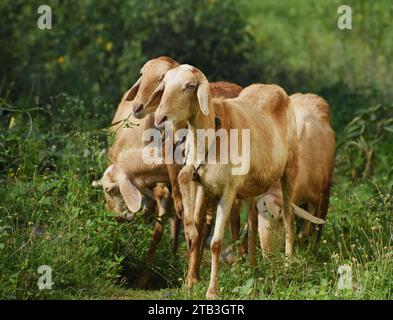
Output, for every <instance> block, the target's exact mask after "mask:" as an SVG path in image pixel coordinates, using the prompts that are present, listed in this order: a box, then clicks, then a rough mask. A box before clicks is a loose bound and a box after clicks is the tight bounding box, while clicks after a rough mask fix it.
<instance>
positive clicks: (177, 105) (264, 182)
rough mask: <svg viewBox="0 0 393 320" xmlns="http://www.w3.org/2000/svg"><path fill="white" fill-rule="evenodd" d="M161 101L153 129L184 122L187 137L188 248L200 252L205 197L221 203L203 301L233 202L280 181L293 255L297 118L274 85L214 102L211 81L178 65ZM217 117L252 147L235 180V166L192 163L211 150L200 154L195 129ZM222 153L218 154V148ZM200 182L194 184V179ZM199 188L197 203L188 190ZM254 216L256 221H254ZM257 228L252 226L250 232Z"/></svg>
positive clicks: (213, 285)
mask: <svg viewBox="0 0 393 320" xmlns="http://www.w3.org/2000/svg"><path fill="white" fill-rule="evenodd" d="M162 86H163V89H164V90H163V91H162V88H159V89H160V90H161V91H162V93H161V96H162V97H161V102H160V105H159V107H158V109H157V111H156V113H155V125H156V126H157V127H159V128H161V127H164V126H165V123H166V122H167V121H174V122H178V121H184V120H187V122H188V128H189V134H188V137H187V141H186V145H187V150H188V155H187V162H186V166H185V167H184V168H183V169H182V170H181V171H180V174H179V183H180V190H181V193H182V198H183V205H184V227H185V235H186V241H187V242H190V245H189V247H190V248H191V250H192V249H195V248H196V247H198V243H197V241H198V240H197V239H198V238H199V235H198V230H197V227H196V224H195V218H196V219H199V217H200V215H201V212H202V211H201V210H200V207H201V203H203V199H204V197H205V195H209V196H210V197H213V198H216V199H219V200H218V207H217V213H216V224H215V228H214V235H213V238H212V241H211V253H212V265H211V276H210V284H209V288H208V291H207V294H206V297H207V298H214V297H216V296H217V292H218V268H219V257H220V252H221V248H222V244H223V237H224V228H225V225H226V222H227V220H228V218H229V215H230V211H231V208H232V205H233V202H234V200H235V198H236V197H239V198H250V197H253V196H256V195H259V194H262V193H263V192H265V191H266V190H267V189H268V188H269V187H270V186H271V185H272V184H273V183H274V182H275V181H277V180H278V179H281V184H282V192H283V195H284V197H283V203H284V226H285V253H286V255H287V256H288V257H291V256H292V253H293V245H294V240H295V230H294V229H295V226H294V216H293V209H292V206H291V200H292V194H293V187H294V181H295V178H296V175H297V140H296V122H295V116H294V113H293V110H292V107H291V105H290V104H289V98H288V96H287V94H286V93H285V91H284V90H283V89H282V88H281V87H279V86H277V85H263V84H254V85H251V86H249V87H247V88H245V89H243V91H242V92H241V93H240V95H239V97H238V98H234V99H222V98H219V99H213V98H212V94H211V91H210V88H209V82H208V80H207V79H206V77H205V75H204V74H203V73H202V72H201V71H200V70H198V69H196V68H195V67H192V66H190V65H181V66H179V67H177V68H175V69H172V70H170V71H168V72H167V73H166V75H165V77H164V79H163V82H162ZM216 116H218V117H219V119H220V120H221V123H222V126H221V128H222V129H224V130H229V129H240V130H241V129H249V130H250V131H249V132H250V136H249V138H250V141H240V146H241V145H242V144H244V143H247V142H249V143H250V150H249V151H250V154H249V157H246V159H245V161H248V164H249V170H248V173H247V174H243V175H233V174H232V173H233V170H232V169H234V167H235V165H234V163H233V162H232V160H231V161H230V162H229V164H222V163H216V164H210V163H207V164H203V163H196V161H195V159H205V158H206V154H207V151H208V150H209V148H210V146H208V145H206V144H205V148H203V150H201V149H198V148H197V147H198V146H197V145H195V144H196V141H197V129H205V130H206V129H212V130H215V129H216V125H215V119H216ZM218 152H220V149H218ZM193 179H194V180H197V181H198V182H195V181H194V180H193ZM195 183H197V192H196V198H195V197H192V194H191V192H190V191H191V190H192V188H193V185H194V184H195ZM255 218H256V217H254V219H253V220H254V221H255ZM255 227H256V225H255V224H254V225H251V226H250V229H253V228H255Z"/></svg>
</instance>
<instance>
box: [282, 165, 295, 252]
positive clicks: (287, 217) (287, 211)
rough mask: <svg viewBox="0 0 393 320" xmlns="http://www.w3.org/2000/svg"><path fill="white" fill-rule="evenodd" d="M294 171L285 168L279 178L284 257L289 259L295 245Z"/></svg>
mask: <svg viewBox="0 0 393 320" xmlns="http://www.w3.org/2000/svg"><path fill="white" fill-rule="evenodd" d="M296 173H297V172H296V170H294V169H293V168H291V167H288V165H287V168H285V172H284V175H283V176H282V177H281V189H282V195H283V209H284V219H283V220H284V230H285V256H286V257H287V258H288V259H290V258H291V257H292V255H293V248H294V244H295V216H294V212H293V207H292V194H293V189H294V181H295V178H296Z"/></svg>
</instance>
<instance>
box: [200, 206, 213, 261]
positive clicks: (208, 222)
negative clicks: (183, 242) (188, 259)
mask: <svg viewBox="0 0 393 320" xmlns="http://www.w3.org/2000/svg"><path fill="white" fill-rule="evenodd" d="M215 208H216V206H215V204H214V203H212V202H211V201H209V202H208V208H207V210H206V219H205V223H204V226H203V236H202V242H201V245H200V249H199V250H200V251H199V261H198V266H199V268H200V267H201V263H202V258H203V252H204V250H205V245H206V241H207V238H208V237H209V235H210V231H211V228H212V221H213V212H211V209H215Z"/></svg>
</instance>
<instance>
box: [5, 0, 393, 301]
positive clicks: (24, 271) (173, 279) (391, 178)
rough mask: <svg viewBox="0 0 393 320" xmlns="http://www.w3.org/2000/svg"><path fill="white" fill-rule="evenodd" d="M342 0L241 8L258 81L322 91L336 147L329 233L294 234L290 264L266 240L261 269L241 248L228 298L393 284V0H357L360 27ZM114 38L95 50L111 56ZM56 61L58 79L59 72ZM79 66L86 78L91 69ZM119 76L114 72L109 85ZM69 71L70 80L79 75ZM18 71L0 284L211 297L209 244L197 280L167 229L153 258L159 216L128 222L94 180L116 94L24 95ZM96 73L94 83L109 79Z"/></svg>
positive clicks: (90, 293)
mask: <svg viewBox="0 0 393 320" xmlns="http://www.w3.org/2000/svg"><path fill="white" fill-rule="evenodd" d="M209 2H211V3H214V1H209ZM149 3H150V2H149ZM309 3H311V4H310V5H309ZM338 5H339V1H329V3H325V2H322V1H321V2H316V1H290V0H285V1H280V2H277V1H256V0H255V1H249V2H248V5H245V6H242V7H241V8H240V9H239V10H240V11H241V12H242V14H243V15H244V16H245V18H246V22H247V25H246V28H247V30H249V32H250V33H251V34H252V36H253V38H254V39H255V44H256V47H255V51H254V52H253V54H252V57H253V59H258V61H260V62H261V64H260V68H259V67H258V68H259V69H257V70H256V72H258V79H259V81H264V82H277V83H279V84H281V85H283V86H284V88H285V89H287V90H288V92H289V93H293V92H298V91H303V92H305V91H310V92H316V93H319V94H321V95H322V96H324V97H325V98H326V99H327V100H328V101H329V103H330V105H331V108H332V112H333V125H334V128H335V130H336V133H337V152H336V164H335V171H334V181H333V187H332V195H331V202H330V211H329V214H328V219H327V224H326V226H325V227H324V230H323V235H322V239H321V242H320V244H319V245H316V244H314V243H310V244H308V245H306V246H303V247H297V248H296V256H295V258H294V261H293V263H292V265H291V267H290V268H289V269H285V268H284V263H283V256H278V257H275V258H270V259H267V258H265V257H263V256H262V253H261V252H260V251H258V256H257V259H258V260H257V261H258V266H257V268H256V269H252V268H251V267H250V266H249V265H248V262H247V261H246V259H245V258H242V257H237V258H236V261H235V263H234V264H233V265H232V266H231V267H230V266H228V265H226V264H223V265H222V268H221V270H220V285H221V292H220V298H222V299H392V298H393V292H392V288H393V232H392V231H393V230H392V229H393V197H392V194H393V143H392V142H393V104H392V103H391V101H392V100H391V99H392V98H393V96H392V91H391V88H389V86H390V84H391V83H392V81H393V79H392V75H393V72H392V69H393V68H392V61H391V59H390V58H389V57H391V56H393V40H392V39H393V37H392V35H393V30H392V24H391V22H390V21H391V18H392V17H393V7H392V5H391V3H390V2H389V1H381V2H378V4H372V5H366V4H365V2H364V1H358V2H354V4H353V7H354V22H353V24H354V29H353V30H352V31H339V30H338V29H337V26H336V21H337V6H338ZM0 10H1V6H0ZM92 32H93V31H92ZM222 32H223V33H224V32H225V30H222ZM112 36H113V37H114V35H112ZM82 38H83V37H82ZM4 39H5V38H4ZM29 39H30V38H29ZM29 39H28V40H29ZM83 39H84V38H83ZM0 40H1V39H0ZM105 41H107V40H105ZM105 41H104V40H103V43H104V44H105V43H106V42H105ZM108 41H109V40H108ZM113 41H114V40H113ZM96 42H97V43H98V40H97V41H96ZM96 42H95V43H96ZM107 43H109V42H107ZM107 43H106V46H105V48H106V49H104V51H105V50H106V51H105V52H104V53H102V52H101V53H100V55H99V60H100V63H101V62H102V61H107V63H108V69H110V68H112V63H113V56H109V58H108V60H106V58H107V55H109V51H111V50H112V49H111V50H108V49H109V48H111V47H110V46H108V45H107ZM114 43H115V44H114V48H115V49H116V44H117V43H116V42H115V41H114ZM98 45H99V46H102V44H101V43H99V44H97V46H98ZM130 46H131V45H130ZM131 47H132V50H134V51H135V52H136V51H138V50H139V49H140V48H139V47H137V46H135V48H134V47H133V46H131ZM115 49H113V50H115ZM224 51H225V50H224ZM55 56H56V55H55ZM64 57H65V61H66V62H65V63H64V65H63V62H64V61H63V60H61V59H60V60H53V61H51V62H50V63H48V64H46V65H45V68H48V69H45V70H51V69H50V68H51V66H52V63H53V64H55V67H54V68H56V72H59V74H60V75H63V73H61V72H64V74H65V71H64V70H66V68H67V63H71V62H68V60H67V59H69V57H68V56H67V55H64ZM64 57H63V58H64ZM83 58H84V59H87V60H88V59H90V58H91V56H90V55H87V58H86V56H84V57H83ZM123 58H124V59H125V58H129V57H128V56H124V57H123ZM75 59H76V58H75ZM138 59H139V60H138ZM138 59H136V60H135V61H137V62H139V61H143V59H142V58H141V57H140V56H138ZM62 61H63V62H62ZM69 61H72V60H71V59H70V60H69ZM92 61H93V62H94V61H95V60H90V61H89V68H91V69H92V70H93V69H94V63H93V62H92ZM132 61H134V60H132ZM137 62H133V63H134V64H135V65H137ZM97 63H98V62H97ZM122 63H123V64H124V61H123V62H122ZM135 68H136V67H135ZM62 70H63V71H62ZM119 70H122V69H119ZM84 71H85V70H84ZM254 71H255V70H254ZM19 72H20V75H23V74H24V73H23V72H22V71H19ZM48 73H49V71H48ZM50 74H51V76H53V77H54V78H53V79H56V74H57V73H53V74H52V73H50ZM108 74H110V73H108ZM110 75H111V74H110ZM72 76H73V77H74V79H75V81H77V83H78V84H79V83H80V81H81V79H76V78H77V77H76V76H75V74H72ZM104 76H106V74H104V75H102V77H103V78H104ZM111 76H112V77H113V75H111ZM115 76H116V75H115ZM122 76H123V77H124V74H122ZM94 77H96V76H95V74H94V76H92V78H94ZM133 77H134V75H133ZM81 78H82V77H81ZM96 78H99V77H98V76H97V77H96ZM53 79H52V80H53ZM58 79H59V82H60V81H65V79H66V78H65V76H64V77H62V76H59V77H58ZM100 80H101V79H100ZM110 80H111V78H105V81H106V83H108V87H111V88H112V86H113V83H112V82H111V81H110ZM229 80H231V79H229ZM67 81H69V82H67V83H66V84H67V85H66V86H65V87H67V88H72V86H73V82H72V81H70V80H69V79H68V80H67ZM105 81H103V82H105ZM114 81H115V83H116V84H118V82H117V81H118V79H115V80H114ZM38 82H39V81H38V80H37V83H38ZM37 83H35V85H37V86H38V84H37ZM18 85H19V84H18V82H16V84H15V83H14V84H12V85H11V84H9V86H7V85H6V84H2V85H1V86H0V97H2V98H1V100H0V112H1V113H0V185H1V186H2V188H0V269H1V270H2V271H1V273H0V298H3V299H15V298H20V299H48V298H60V299H204V297H205V290H206V288H207V286H208V280H209V272H210V253H209V250H208V249H206V250H205V256H204V260H203V266H202V268H201V270H202V281H201V282H200V283H199V284H197V285H196V286H195V287H194V288H193V290H192V291H189V290H187V289H186V288H185V287H184V279H185V275H186V267H187V265H186V253H185V251H186V249H185V246H184V244H183V243H182V245H181V247H180V249H179V254H178V256H177V257H174V256H172V255H171V254H170V239H169V234H168V233H169V232H166V234H165V236H164V238H163V241H162V243H161V246H160V249H159V251H158V254H157V259H156V264H155V265H154V266H145V265H144V263H143V257H144V256H145V254H146V252H147V250H148V247H149V243H150V237H151V234H152V226H153V218H152V217H143V216H142V215H139V216H137V218H136V219H135V221H133V222H132V223H123V224H121V223H118V222H116V221H115V220H114V218H113V217H112V215H111V213H110V212H108V211H107V210H106V209H105V205H104V196H103V194H102V191H101V190H97V189H93V188H92V187H91V182H92V181H93V180H95V179H98V178H100V176H101V174H102V172H103V171H104V170H105V168H106V164H107V156H106V152H107V148H108V137H107V133H106V131H105V130H102V129H103V128H106V127H107V126H108V124H109V123H110V120H111V117H112V115H113V114H114V111H115V104H114V103H113V101H117V100H118V98H119V97H120V96H119V97H117V96H116V97H114V96H113V95H112V96H110V98H107V97H105V98H100V97H99V96H98V95H95V94H90V93H91V92H89V95H88V96H87V97H78V96H77V95H76V94H75V92H73V91H72V90H71V89H70V92H68V93H64V94H59V95H57V94H53V95H52V94H51V95H47V96H41V97H38V96H36V95H34V94H33V89H34V88H32V89H31V90H32V92H29V93H28V94H26V95H28V98H27V97H23V95H21V94H20V93H18V94H17V96H18V98H20V97H21V98H20V99H17V98H12V96H13V93H14V92H15V89H12V88H13V86H15V87H18ZM33 87H34V86H33ZM92 87H93V89H92V90H93V91H92V92H94V93H96V92H97V91H99V89H100V87H99V85H96V84H94V85H92ZM4 88H5V89H4ZM81 90H82V89H81ZM116 90H118V91H121V90H120V89H119V88H117V89H116ZM64 91H65V92H67V91H66V90H64ZM108 91H109V92H112V91H111V90H108ZM23 98H26V99H23ZM245 214H246V212H245V211H243V220H244V216H245ZM166 231H169V230H166ZM229 238H230V237H229V236H228V239H227V241H226V243H227V244H228V245H229V244H230V241H229ZM41 265H49V266H50V267H51V268H52V277H53V282H54V285H53V287H52V289H51V290H39V289H38V286H37V280H38V279H39V276H40V275H39V274H38V272H37V268H38V267H39V266H41ZM343 265H347V266H348V267H349V269H350V270H351V271H350V272H351V273H352V285H351V288H348V289H344V290H340V289H339V288H338V285H337V283H338V281H339V273H338V270H339V268H340V266H343ZM145 268H149V269H151V272H152V277H151V280H150V282H149V284H148V289H147V290H139V289H136V288H135V284H136V280H137V279H138V276H139V275H140V274H141V271H142V270H144V269H145Z"/></svg>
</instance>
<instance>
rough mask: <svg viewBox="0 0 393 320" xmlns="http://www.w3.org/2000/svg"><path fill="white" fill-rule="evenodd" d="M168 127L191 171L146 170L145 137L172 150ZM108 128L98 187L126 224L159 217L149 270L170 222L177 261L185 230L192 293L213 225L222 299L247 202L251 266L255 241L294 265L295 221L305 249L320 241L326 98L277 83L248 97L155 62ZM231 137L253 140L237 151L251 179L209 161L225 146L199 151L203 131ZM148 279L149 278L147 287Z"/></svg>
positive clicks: (328, 157)
mask: <svg viewBox="0 0 393 320" xmlns="http://www.w3.org/2000/svg"><path fill="white" fill-rule="evenodd" d="M168 127H169V128H171V130H172V132H173V133H174V134H173V137H172V139H171V140H170V143H171V144H173V145H172V146H173V147H175V148H177V147H179V146H182V150H183V151H184V152H183V155H185V159H184V163H177V162H176V163H174V162H166V161H162V162H157V163H152V162H148V161H145V158H144V155H145V153H146V147H147V145H149V144H150V145H151V141H147V140H146V139H145V138H144V133H145V132H146V130H149V129H152V130H155V131H156V132H157V134H158V136H159V137H160V139H161V140H160V141H162V142H163V143H164V144H167V143H168V141H169V140H168V139H169V138H168V139H167V138H166V134H167V131H168V130H167V128H168ZM111 128H112V130H113V132H114V134H115V141H114V143H113V145H112V146H111V147H110V149H109V152H108V157H109V166H108V168H107V169H106V171H105V172H104V174H103V177H102V179H101V180H99V181H95V182H93V185H95V186H102V188H103V190H104V194H105V199H106V204H107V208H108V209H109V210H111V211H112V212H114V214H115V215H116V216H117V217H118V218H120V219H125V220H132V219H133V215H134V213H136V212H138V211H140V210H141V209H143V211H144V212H150V213H154V214H155V215H156V216H157V222H156V224H155V227H154V232H153V240H152V244H151V247H150V250H149V252H148V255H147V257H146V263H149V264H151V263H153V261H154V255H155V251H156V249H157V246H158V243H159V241H160V239H161V237H162V233H163V222H164V221H165V220H166V219H164V217H166V216H168V220H170V225H171V228H170V230H171V239H172V244H173V247H172V250H173V252H174V253H176V251H177V247H178V235H179V228H180V226H181V225H183V228H184V236H185V243H186V247H187V249H188V252H189V254H188V259H189V261H188V274H187V286H188V287H191V286H192V285H193V284H195V283H196V282H197V281H199V280H200V272H199V268H200V264H201V259H202V254H203V248H204V245H205V243H206V239H207V238H208V237H209V234H210V231H211V230H210V226H211V225H212V221H213V220H215V223H214V230H213V234H212V236H211V241H210V248H211V275H210V284H209V288H208V290H207V294H206V297H207V298H209V299H212V298H216V297H217V294H218V292H219V287H218V273H219V264H220V257H221V254H222V251H223V240H224V232H225V228H226V225H227V224H228V222H229V224H230V227H231V230H232V237H233V240H235V241H237V240H239V238H240V207H241V205H242V202H245V203H246V204H247V205H248V210H247V212H248V219H247V246H244V241H243V244H241V247H242V248H241V249H240V250H243V251H247V254H248V258H249V261H250V263H251V264H252V265H255V264H256V258H255V252H256V245H257V240H256V239H257V235H258V234H259V238H260V244H261V247H262V250H263V251H264V253H266V254H271V253H272V252H276V251H277V250H279V249H280V248H281V247H282V246H284V248H285V249H284V250H285V256H286V258H287V259H288V262H289V261H290V258H291V257H292V255H293V251H294V244H295V240H296V235H295V234H296V225H295V215H296V216H298V217H299V218H300V219H301V230H300V232H299V234H298V242H299V243H302V242H303V241H304V240H305V239H306V238H307V237H308V236H310V235H311V234H312V235H313V236H315V237H316V238H317V239H318V238H319V237H320V232H321V229H322V225H323V223H325V218H326V215H327V211H328V206H329V192H330V185H331V178H332V171H333V162H334V153H335V134H334V131H333V130H332V127H331V117H330V110H329V105H328V103H327V102H326V101H325V100H324V99H323V98H321V97H319V96H317V95H315V94H299V93H298V94H294V95H291V96H288V95H287V94H286V92H285V91H284V90H283V89H282V88H281V87H280V86H278V85H271V84H252V85H249V86H248V87H245V88H241V87H240V86H238V85H236V84H233V83H228V82H215V83H209V81H208V79H207V78H206V76H205V75H204V74H203V73H202V71H200V70H199V69H197V68H195V67H193V66H190V65H184V64H183V65H181V64H179V63H178V62H176V61H174V60H173V59H171V58H169V57H158V58H155V59H152V60H149V61H148V62H147V63H146V64H145V65H144V66H143V67H142V69H141V75H140V78H139V80H138V81H137V82H136V83H135V84H134V85H133V87H132V88H131V89H129V90H128V91H127V92H126V93H125V94H124V96H123V98H122V100H121V102H120V104H119V106H118V108H117V111H116V114H115V116H114V118H113V121H112V127H111ZM182 129H187V134H186V136H184V135H183V136H180V135H178V134H177V132H181V131H182ZM234 129H236V130H238V131H241V130H248V132H249V136H247V138H248V140H247V141H246V139H244V138H243V139H241V140H240V141H239V142H237V143H238V144H239V145H241V144H245V143H247V145H246V147H247V151H248V153H247V156H246V157H247V159H243V160H246V161H248V170H247V172H246V173H245V174H233V172H234V171H233V169H234V168H235V167H236V166H237V164H235V163H234V162H232V161H231V159H232V157H230V160H229V161H227V162H224V163H222V162H220V161H218V162H217V161H213V162H210V161H205V160H206V159H207V155H208V153H209V150H210V147H211V145H212V144H214V147H215V151H216V152H217V154H218V156H220V153H221V154H223V153H224V152H228V150H224V148H223V147H222V145H221V144H220V143H218V140H219V139H217V141H214V142H213V143H211V142H208V143H204V144H202V146H203V147H202V148H201V145H200V144H197V138H198V134H199V131H200V130H212V131H213V132H217V131H219V130H220V132H224V133H225V132H229V131H232V130H234ZM168 136H169V135H168ZM228 136H229V134H228ZM166 140H168V141H166ZM236 141H237V140H236ZM153 148H154V146H153ZM155 148H160V150H159V151H160V154H161V156H162V157H163V158H165V156H166V154H165V153H168V149H165V148H163V147H162V144H159V145H157V146H156V147H155ZM161 148H162V150H161ZM240 149H241V148H240ZM243 156H244V155H243ZM224 158H225V157H224ZM220 159H221V158H220ZM172 212H174V213H172ZM147 279H148V274H147V273H145V274H144V275H142V276H141V278H140V281H139V282H140V285H144V284H146V282H147Z"/></svg>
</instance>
